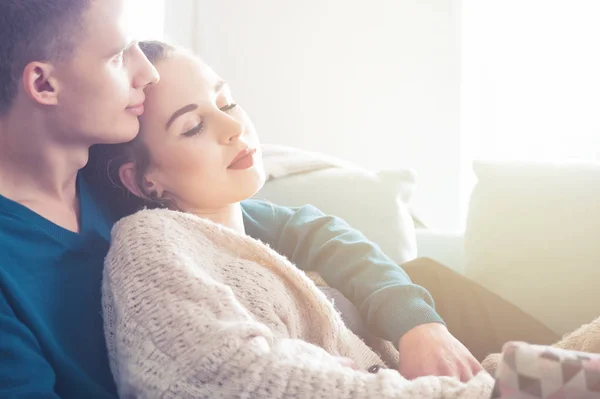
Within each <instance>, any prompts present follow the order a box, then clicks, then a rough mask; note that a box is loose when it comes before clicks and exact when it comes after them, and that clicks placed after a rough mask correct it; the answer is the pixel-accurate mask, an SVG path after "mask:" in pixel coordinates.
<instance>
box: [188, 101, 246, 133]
mask: <svg viewBox="0 0 600 399" xmlns="http://www.w3.org/2000/svg"><path fill="white" fill-rule="evenodd" d="M235 107H237V104H236V103H231V104H227V105H226V106H224V107H221V108H220V110H221V111H223V112H229V111H231V110H232V109H234V108H235ZM203 129H204V122H200V123H199V124H198V125H196V127H194V128H193V129H191V130H188V131H187V132H185V133H182V136H186V137H192V136H195V135H197V134H200V133H202V130H203Z"/></svg>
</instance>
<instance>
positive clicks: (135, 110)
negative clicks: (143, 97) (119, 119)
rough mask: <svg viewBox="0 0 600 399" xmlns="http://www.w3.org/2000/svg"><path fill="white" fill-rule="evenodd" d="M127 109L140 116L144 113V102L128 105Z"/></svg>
mask: <svg viewBox="0 0 600 399" xmlns="http://www.w3.org/2000/svg"><path fill="white" fill-rule="evenodd" d="M127 111H129V112H131V113H132V114H134V115H136V116H140V115H142V114H143V113H144V103H139V104H137V105H132V106H130V107H127Z"/></svg>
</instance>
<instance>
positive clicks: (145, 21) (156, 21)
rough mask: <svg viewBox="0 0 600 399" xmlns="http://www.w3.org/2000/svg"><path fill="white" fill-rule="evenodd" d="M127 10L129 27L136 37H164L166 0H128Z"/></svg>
mask: <svg viewBox="0 0 600 399" xmlns="http://www.w3.org/2000/svg"><path fill="white" fill-rule="evenodd" d="M125 12H126V14H127V21H128V24H129V29H131V32H132V34H133V35H134V37H135V38H136V39H138V40H149V39H156V40H160V39H163V36H164V15H165V2H164V0H127V1H126V10H125Z"/></svg>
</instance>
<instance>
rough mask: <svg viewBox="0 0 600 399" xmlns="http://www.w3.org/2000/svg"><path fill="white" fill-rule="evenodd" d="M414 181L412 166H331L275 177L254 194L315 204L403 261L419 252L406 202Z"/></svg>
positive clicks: (278, 200) (296, 203) (290, 203)
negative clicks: (382, 168) (393, 168)
mask: <svg viewBox="0 0 600 399" xmlns="http://www.w3.org/2000/svg"><path fill="white" fill-rule="evenodd" d="M414 185H415V177H414V172H413V171H411V170H397V171H383V172H371V171H367V170H361V169H347V168H328V169H323V170H318V171H313V172H309V173H301V174H295V175H290V176H287V177H284V178H278V179H274V180H271V181H269V182H267V183H266V185H265V187H264V188H263V189H262V190H261V191H260V192H259V193H258V194H257V195H256V196H255V198H258V199H266V200H268V201H271V202H273V203H275V204H278V205H285V206H301V205H306V204H311V205H314V206H315V207H317V208H319V209H320V210H321V211H323V212H324V213H326V214H330V215H334V216H338V217H340V218H342V219H344V220H345V221H346V222H347V223H349V224H350V225H351V226H352V227H354V228H357V229H358V230H360V231H361V232H362V233H363V234H364V235H365V236H366V237H367V238H369V239H370V240H371V241H373V242H375V243H376V244H378V245H379V246H380V247H381V249H382V250H383V251H384V252H385V253H386V254H387V255H388V256H390V257H391V258H392V259H393V260H395V261H396V262H398V263H402V262H406V261H408V260H412V259H414V258H415V257H416V256H417V248H416V241H415V228H414V222H413V219H412V217H411V214H410V211H409V209H408V206H407V203H408V201H409V200H410V197H411V195H412V192H413V189H414Z"/></svg>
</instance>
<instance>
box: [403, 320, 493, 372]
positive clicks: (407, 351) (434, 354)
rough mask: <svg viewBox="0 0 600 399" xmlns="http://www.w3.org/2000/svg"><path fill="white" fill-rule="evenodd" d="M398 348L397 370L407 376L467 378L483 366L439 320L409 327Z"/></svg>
mask: <svg viewBox="0 0 600 399" xmlns="http://www.w3.org/2000/svg"><path fill="white" fill-rule="evenodd" d="M398 349H399V351H400V360H399V364H398V371H399V372H400V374H402V375H403V376H404V377H405V378H407V379H414V378H417V377H422V376H426V375H435V376H450V377H456V378H458V379H460V380H461V381H463V382H466V381H468V380H470V379H471V378H472V377H473V376H475V375H476V374H478V373H479V372H480V371H481V370H482V367H481V364H479V362H478V361H477V360H476V359H475V357H473V355H472V354H471V352H469V350H468V349H467V348H466V347H465V346H464V345H463V344H462V343H460V342H459V341H458V340H457V339H456V338H454V336H452V334H450V332H449V331H448V329H447V328H446V326H444V325H443V324H440V323H430V324H422V325H420V326H417V327H415V328H413V329H412V330H410V331H408V332H407V333H406V334H404V336H403V337H402V338H401V339H400V342H399V344H398Z"/></svg>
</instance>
